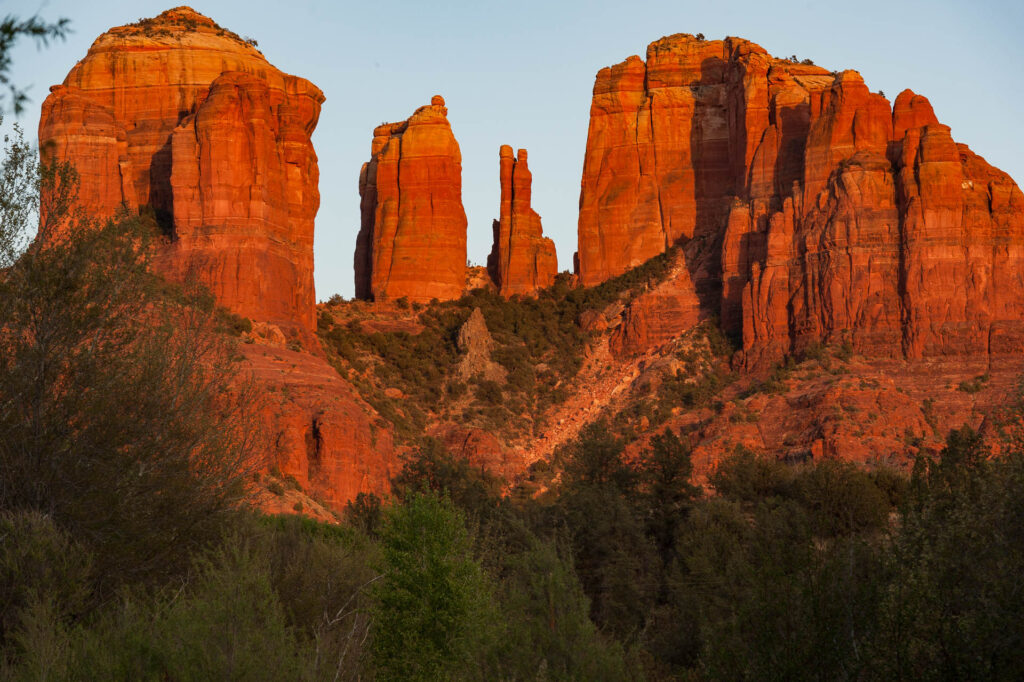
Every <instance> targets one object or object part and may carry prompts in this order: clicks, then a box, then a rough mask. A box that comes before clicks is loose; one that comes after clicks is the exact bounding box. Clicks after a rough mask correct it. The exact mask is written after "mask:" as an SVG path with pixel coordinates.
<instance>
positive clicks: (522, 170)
mask: <svg viewBox="0 0 1024 682" xmlns="http://www.w3.org/2000/svg"><path fill="white" fill-rule="evenodd" d="M526 158H527V157H526V150H525V149H520V150H519V152H518V153H517V155H516V156H513V155H512V147H510V146H508V145H502V146H501V149H500V151H499V159H500V164H501V165H500V168H501V172H500V179H501V210H500V218H499V219H498V220H495V221H494V225H493V229H494V244H493V246H492V247H491V253H490V255H488V257H487V270H488V272H490V274H491V279H492V280H494V284H495V286H497V287H498V292H499V293H500V294H501V295H502V296H505V297H509V296H513V295H515V294H521V295H527V296H529V295H535V294H536V293H537V291H538V290H539V289H543V288H545V287H549V286H551V285H552V284H554V282H555V275H556V274H558V255H557V254H556V252H555V243H554V242H553V241H551V240H550V239H547V238H546V237H544V231H543V228H542V227H541V224H540V216H539V215H537V212H536V211H534V210H533V209H532V208H531V207H530V193H531V185H532V183H533V175H532V174H531V173H530V168H529V166H528V165H527V161H526Z"/></svg>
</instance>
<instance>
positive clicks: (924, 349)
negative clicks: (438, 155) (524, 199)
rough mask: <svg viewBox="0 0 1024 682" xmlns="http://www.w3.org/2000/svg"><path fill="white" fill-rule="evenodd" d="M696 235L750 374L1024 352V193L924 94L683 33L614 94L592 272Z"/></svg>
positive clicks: (600, 141)
mask: <svg viewBox="0 0 1024 682" xmlns="http://www.w3.org/2000/svg"><path fill="white" fill-rule="evenodd" d="M674 244H683V245H684V246H686V247H687V248H686V252H687V254H688V256H689V257H690V258H691V261H692V262H691V263H690V264H689V268H690V271H691V274H692V275H693V279H694V286H695V288H696V291H697V292H698V293H699V294H700V295H701V298H702V305H703V306H704V308H705V309H706V310H708V311H710V312H715V313H718V314H719V315H720V319H721V323H722V326H723V328H724V329H725V330H726V331H727V332H730V333H732V334H736V335H742V339H743V348H744V358H745V361H746V363H747V364H748V365H760V364H764V363H768V362H771V361H773V360H775V359H777V358H778V357H780V356H782V355H784V354H786V353H789V352H792V351H795V350H799V349H801V348H803V347H805V346H808V345H811V344H815V343H821V342H824V343H832V342H840V341H845V342H849V343H851V344H852V345H853V346H854V347H855V348H856V349H858V350H859V351H861V352H864V353H868V354H872V355H876V356H899V357H907V358H923V357H931V356H937V355H974V354H1005V353H1019V352H1022V351H1024V322H1022V320H1024V195H1022V194H1021V192H1020V190H1019V189H1018V188H1017V186H1016V185H1015V184H1014V183H1013V181H1012V180H1011V179H1010V178H1009V177H1008V176H1007V175H1006V174H1004V173H1002V172H1000V171H998V170H996V169H994V168H992V167H991V166H989V165H988V164H987V163H985V161H984V160H983V159H981V158H980V157H978V156H977V155H975V154H973V153H972V152H971V151H970V150H969V149H967V147H965V146H963V145H957V144H956V143H955V142H954V141H953V140H952V138H951V137H950V134H949V129H948V128H946V127H945V126H942V125H940V124H939V123H938V121H937V120H936V118H935V115H934V113H933V112H932V110H931V106H930V105H929V104H928V101H927V100H926V99H925V98H923V97H921V96H919V95H915V94H914V93H912V92H910V91H909V90H908V91H905V92H904V93H902V94H901V95H900V96H899V97H898V98H897V100H896V102H895V104H894V105H893V106H890V104H889V102H888V100H886V98H885V97H884V96H883V95H882V94H880V93H872V92H870V91H869V90H868V88H867V86H866V85H865V84H864V81H863V79H862V78H861V77H860V75H859V74H857V73H856V72H854V71H845V72H842V73H835V72H828V71H826V70H825V69H821V68H819V67H816V66H814V65H813V64H810V63H808V62H804V63H796V62H794V61H789V60H780V59H775V58H773V57H771V56H770V55H768V54H767V52H765V51H764V50H763V49H762V48H760V47H759V46H757V45H755V44H753V43H750V42H748V41H745V40H741V39H737V38H727V39H726V40H724V41H704V40H698V39H696V38H693V37H691V36H686V35H676V36H670V37H667V38H662V39H661V40H658V41H655V42H654V43H652V44H651V45H650V46H649V47H648V50H647V59H646V61H643V60H641V59H640V58H639V57H630V58H629V59H627V60H626V61H625V62H622V63H621V64H618V65H616V66H613V67H610V68H605V69H602V70H601V71H600V72H599V73H598V75H597V79H596V81H595V84H594V96H593V103H592V106H591V119H590V130H589V135H588V140H587V151H586V156H585V159H584V169H583V179H582V186H581V194H580V217H579V246H578V249H579V251H578V253H579V256H578V258H579V265H578V272H579V275H580V279H581V281H582V283H583V284H584V285H594V284H597V283H600V282H602V281H604V280H606V279H608V278H610V277H613V276H615V275H618V274H620V273H622V272H624V271H625V270H627V269H628V268H630V267H633V266H635V265H638V264H639V263H641V262H643V261H644V260H647V259H648V258H650V257H652V256H654V255H657V254H659V253H661V252H663V251H664V250H666V249H667V248H668V247H669V246H672V245H674Z"/></svg>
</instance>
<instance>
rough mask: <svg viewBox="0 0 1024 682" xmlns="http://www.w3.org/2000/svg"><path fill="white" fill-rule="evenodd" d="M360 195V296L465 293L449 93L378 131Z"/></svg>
mask: <svg viewBox="0 0 1024 682" xmlns="http://www.w3.org/2000/svg"><path fill="white" fill-rule="evenodd" d="M359 195H360V197H361V203H360V208H361V212H362V225H361V228H360V230H359V236H358V237H357V240H356V253H355V263H354V265H355V284H356V297H357V298H362V299H369V300H375V301H383V300H388V299H398V298H406V299H408V300H410V301H420V302H429V301H430V300H432V299H435V298H436V299H438V300H441V301H444V300H451V299H455V298H458V297H459V296H461V295H462V292H463V289H464V287H465V285H466V212H465V210H464V209H463V207H462V154H461V152H460V151H459V144H458V142H456V141H455V136H454V135H453V134H452V128H451V125H450V124H449V123H448V109H447V108H445V102H444V98H443V97H441V96H440V95H435V96H434V97H433V99H432V100H431V103H430V104H428V105H426V106H422V107H420V108H419V109H417V110H416V112H415V113H414V114H413V115H412V116H410V117H409V118H408V119H407V120H405V121H402V122H400V123H386V124H384V125H381V126H378V127H377V128H376V129H374V131H373V143H372V146H371V152H370V161H368V162H367V163H365V164H363V168H362V171H361V173H360V175H359Z"/></svg>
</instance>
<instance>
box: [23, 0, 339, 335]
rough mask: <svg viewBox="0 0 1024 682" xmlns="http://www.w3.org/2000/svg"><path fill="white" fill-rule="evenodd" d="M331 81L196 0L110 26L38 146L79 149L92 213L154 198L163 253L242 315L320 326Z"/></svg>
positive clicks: (65, 151) (46, 115) (85, 199)
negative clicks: (234, 29)
mask: <svg viewBox="0 0 1024 682" xmlns="http://www.w3.org/2000/svg"><path fill="white" fill-rule="evenodd" d="M323 101H324V96H323V93H321V92H320V90H319V89H318V88H317V87H316V86H315V85H313V84H312V83H310V82H309V81H307V80H305V79H302V78H298V77H296V76H290V75H288V74H285V73H282V72H281V71H278V70H277V69H276V68H274V67H273V66H271V65H270V64H269V63H268V62H267V60H266V59H265V58H264V57H263V55H262V54H261V53H260V52H259V51H258V50H256V48H255V47H254V46H253V45H251V44H249V43H247V42H246V41H244V40H242V39H241V38H239V37H238V36H237V35H235V34H233V33H231V32H230V31H227V30H226V29H223V28H221V27H220V26H218V25H217V24H216V23H215V22H213V21H212V20H211V19H209V18H207V17H205V16H203V15H201V14H199V13H197V12H195V11H194V10H192V9H191V8H188V7H178V8H176V9H172V10H168V11H167V12H164V13H163V14H161V15H160V16H158V17H155V18H153V19H147V20H143V21H140V22H138V23H136V24H132V25H128V26H120V27H117V28H113V29H111V30H109V31H108V32H106V33H104V34H103V35H102V36H100V37H99V38H97V39H96V41H95V42H94V43H93V45H92V47H91V48H90V49H89V52H88V54H87V55H86V56H85V58H84V59H82V60H81V61H80V62H79V63H78V64H76V65H75V67H74V68H72V69H71V71H70V73H68V76H67V78H65V80H64V83H63V84H62V85H58V86H54V87H53V88H51V93H50V96H49V97H48V98H47V99H46V101H45V102H44V103H43V111H42V119H41V120H40V124H39V141H40V147H41V149H42V150H43V152H44V154H47V155H49V156H50V157H51V158H55V159H59V160H66V161H70V162H72V163H73V164H74V165H75V166H76V167H77V169H78V172H79V175H80V177H81V187H80V192H79V198H80V200H81V203H82V205H83V207H84V208H85V209H86V210H87V211H88V212H89V213H90V214H92V215H93V216H95V217H99V218H103V217H107V216H110V215H112V214H113V213H115V212H116V211H117V210H119V209H120V208H121V207H122V206H123V207H126V208H128V209H129V210H137V209H142V208H144V207H148V208H149V209H151V210H152V211H153V212H155V214H156V216H157V219H158V220H159V221H160V222H161V223H162V225H163V227H164V229H165V231H166V232H167V233H168V236H169V237H170V245H169V247H168V248H167V249H166V251H165V252H164V253H163V254H162V256H161V257H160V258H159V259H158V266H159V267H160V268H161V269H162V270H163V272H164V273H165V274H167V275H169V276H171V277H174V278H178V279H181V278H184V277H186V276H194V277H196V278H198V280H199V281H200V282H202V283H203V284H205V285H206V286H208V287H209V288H210V289H212V290H213V292H214V293H215V295H216V296H217V299H218V302H219V303H221V304H222V305H224V306H226V307H228V308H230V309H231V310H233V311H234V312H237V313H239V314H241V315H244V316H247V317H251V318H253V319H255V320H260V321H267V322H272V323H275V324H279V325H281V326H282V327H286V328H291V329H299V330H305V331H307V332H308V331H312V330H313V329H314V327H315V319H314V306H315V296H314V291H313V219H314V217H315V215H316V212H317V209H318V207H319V203H320V195H319V191H318V188H317V183H318V169H317V158H316V154H315V152H314V151H313V145H312V142H311V140H310V135H311V134H312V132H313V129H314V128H315V127H316V123H317V119H318V117H319V114H320V105H321V104H322V102H323Z"/></svg>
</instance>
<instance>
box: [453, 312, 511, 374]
mask: <svg viewBox="0 0 1024 682" xmlns="http://www.w3.org/2000/svg"><path fill="white" fill-rule="evenodd" d="M456 341H457V343H458V348H459V352H461V353H463V356H462V360H460V361H459V368H458V374H459V377H460V378H462V379H463V380H469V379H473V378H477V379H487V380H489V381H504V380H505V368H504V367H502V366H501V365H499V364H498V363H496V362H494V361H493V360H491V350H492V349H493V348H494V339H493V338H492V337H491V333H490V331H488V329H487V322H486V321H485V320H484V315H483V313H482V312H480V309H479V308H474V309H473V312H472V313H470V315H469V319H467V320H466V321H465V322H464V323H463V325H462V326H461V327H460V328H459V336H458V339H456Z"/></svg>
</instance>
